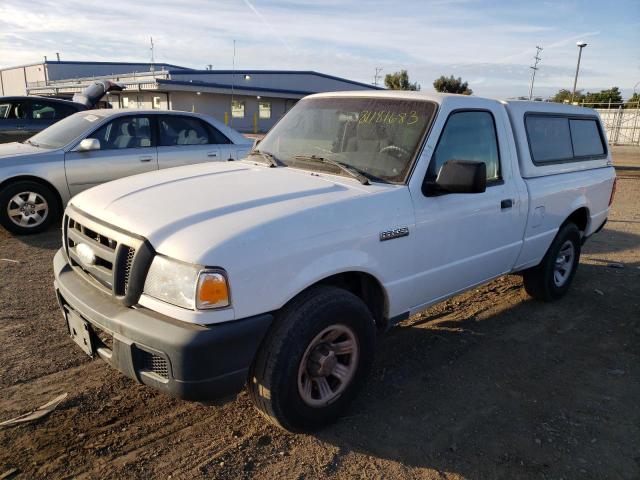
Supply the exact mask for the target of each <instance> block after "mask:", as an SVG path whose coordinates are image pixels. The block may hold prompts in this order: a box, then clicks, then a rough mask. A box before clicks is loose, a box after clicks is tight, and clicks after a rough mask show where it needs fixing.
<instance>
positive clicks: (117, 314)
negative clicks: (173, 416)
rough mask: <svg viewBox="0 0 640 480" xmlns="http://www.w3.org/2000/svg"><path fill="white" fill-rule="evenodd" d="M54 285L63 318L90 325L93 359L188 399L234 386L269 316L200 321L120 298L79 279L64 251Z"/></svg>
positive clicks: (225, 392)
mask: <svg viewBox="0 0 640 480" xmlns="http://www.w3.org/2000/svg"><path fill="white" fill-rule="evenodd" d="M53 266H54V275H55V283H54V285H55V289H56V294H57V297H58V301H59V302H60V306H61V308H62V309H63V312H64V314H65V317H66V316H67V315H68V314H69V312H71V313H72V314H73V313H75V314H76V315H79V316H80V317H81V318H82V319H84V320H85V321H87V322H88V323H89V324H90V325H91V327H92V331H93V333H92V338H93V339H94V342H95V346H96V348H95V351H96V354H97V355H98V356H100V357H101V358H102V359H104V360H105V361H106V362H108V363H109V364H110V365H111V366H113V367H115V368H117V369H118V370H120V371H121V372H122V373H124V374H125V375H127V376H128V377H130V378H132V379H134V380H136V381H138V382H140V383H143V384H145V385H149V386H151V387H154V388H156V389H158V390H161V391H163V392H165V393H167V394H169V395H171V396H174V397H178V398H184V399H187V400H201V401H204V400H215V399H219V398H224V397H228V396H230V395H233V394H235V393H237V392H238V391H240V390H241V389H242V388H243V386H244V384H245V381H246V379H247V374H248V371H249V367H250V365H251V362H252V361H253V358H254V356H255V354H256V352H257V350H258V347H259V346H260V342H261V341H262V339H263V337H264V335H265V333H266V331H267V329H268V328H269V326H270V325H271V322H272V320H273V317H272V315H270V314H264V315H258V316H255V317H250V318H246V319H243V320H237V321H233V322H228V323H223V324H218V325H212V326H201V325H194V324H189V323H185V322H181V321H178V320H174V319H172V318H170V317H167V316H164V315H161V314H159V313H157V312H154V311H152V310H149V309H146V308H141V307H138V308H129V307H125V306H124V305H122V304H120V303H118V302H117V301H116V300H115V299H114V298H113V297H112V296H111V295H109V294H107V293H105V292H102V291H100V290H98V289H97V288H95V287H94V286H93V285H91V284H89V283H88V282H87V281H86V280H84V279H83V278H81V277H80V276H79V275H78V274H77V273H76V272H75V271H74V270H73V269H72V268H71V266H70V265H69V264H68V262H67V260H66V258H65V255H64V253H63V251H62V250H59V251H58V252H57V253H56V255H55V257H54V260H53Z"/></svg>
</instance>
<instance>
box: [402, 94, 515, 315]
mask: <svg viewBox="0 0 640 480" xmlns="http://www.w3.org/2000/svg"><path fill="white" fill-rule="evenodd" d="M443 113H444V112H443ZM501 115H503V112H502V111H500V108H499V106H498V105H493V104H488V105H487V107H486V109H485V108H483V109H474V110H455V111H452V112H450V113H449V114H448V116H447V117H446V118H447V120H446V122H445V124H444V126H443V128H442V131H441V133H440V136H439V139H438V142H437V144H436V146H435V148H434V149H433V154H432V155H431V158H430V159H429V166H428V168H427V173H426V176H427V179H428V180H434V179H435V177H436V176H437V174H438V172H439V170H440V168H441V167H442V165H443V164H444V163H445V162H447V161H448V160H470V161H480V162H484V163H485V164H486V166H487V189H486V191H485V192H482V193H443V194H438V195H434V196H427V195H425V193H423V191H422V188H421V183H422V181H423V179H424V176H422V178H420V184H417V185H413V186H412V187H414V188H412V197H413V202H414V206H415V215H416V226H415V231H412V232H411V235H412V236H413V238H414V242H415V243H414V244H415V248H416V251H415V265H416V268H417V269H418V271H417V272H416V277H415V280H414V281H415V285H418V286H419V287H418V288H416V298H415V299H414V302H415V303H414V305H416V306H424V305H427V304H429V303H432V302H434V301H436V300H438V299H442V298H445V297H448V296H450V295H451V294H453V293H456V292H460V291H462V290H465V289H467V288H470V287H472V286H474V285H477V284H480V283H483V282H485V281H486V280H489V279H491V278H494V277H497V276H499V275H501V274H504V273H506V272H508V271H509V270H510V269H511V268H512V267H513V265H514V263H515V261H516V258H517V256H518V253H519V251H520V247H521V244H522V232H523V230H524V222H525V221H526V215H520V212H519V209H520V205H519V202H518V193H517V191H516V189H515V185H514V181H513V178H512V177H511V165H512V161H513V159H512V158H511V157H510V155H511V149H510V148H509V145H508V143H507V140H506V139H507V136H506V135H505V132H504V129H505V125H504V122H503V121H502V120H503V117H502V116H501ZM416 186H417V188H415V187H416ZM418 297H420V298H418ZM419 309H420V308H417V309H416V310H419Z"/></svg>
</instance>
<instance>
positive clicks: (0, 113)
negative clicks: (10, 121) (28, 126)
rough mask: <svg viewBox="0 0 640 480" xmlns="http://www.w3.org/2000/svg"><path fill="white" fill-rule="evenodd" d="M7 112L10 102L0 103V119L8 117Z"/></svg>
mask: <svg viewBox="0 0 640 480" xmlns="http://www.w3.org/2000/svg"><path fill="white" fill-rule="evenodd" d="M9 113H11V104H10V103H0V119H3V118H9Z"/></svg>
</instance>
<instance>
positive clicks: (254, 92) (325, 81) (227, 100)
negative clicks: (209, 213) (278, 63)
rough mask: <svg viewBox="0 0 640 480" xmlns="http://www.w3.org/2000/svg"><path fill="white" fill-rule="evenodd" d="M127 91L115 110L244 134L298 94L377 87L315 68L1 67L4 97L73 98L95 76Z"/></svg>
mask: <svg viewBox="0 0 640 480" xmlns="http://www.w3.org/2000/svg"><path fill="white" fill-rule="evenodd" d="M98 78H100V79H109V80H114V81H117V82H119V83H122V84H124V85H125V90H124V91H122V92H118V93H115V94H110V95H108V97H107V98H106V100H107V101H108V102H110V103H111V104H112V106H113V107H114V108H144V109H169V110H186V111H195V112H201V113H207V114H210V115H213V116H214V117H216V118H218V119H219V120H221V121H224V122H226V123H227V124H228V125H230V126H232V127H233V128H235V129H237V130H240V131H243V132H264V131H266V130H268V129H269V128H271V127H272V126H273V124H274V123H275V122H277V121H278V119H280V118H281V117H282V115H284V114H285V113H286V112H287V111H288V110H289V109H290V108H291V107H292V106H293V105H294V104H295V103H296V102H297V101H298V100H299V99H300V98H302V97H304V96H306V95H309V94H312V93H318V92H331V91H339V90H366V89H378V88H379V87H375V86H373V85H368V84H365V83H360V82H355V81H352V80H347V79H344V78H339V77H334V76H331V75H326V74H323V73H318V72H312V71H291V70H235V71H231V70H194V69H189V68H184V67H179V66H176V65H170V64H161V63H159V64H154V65H151V64H148V63H146V64H145V63H115V62H64V61H62V62H57V61H46V62H41V63H38V64H31V65H24V66H19V67H12V68H6V69H3V70H0V95H25V94H29V95H54V96H57V97H69V98H70V97H71V96H72V95H73V94H74V93H76V92H79V91H81V90H82V89H83V88H84V87H85V86H86V85H87V84H88V83H89V82H90V81H92V80H94V79H98Z"/></svg>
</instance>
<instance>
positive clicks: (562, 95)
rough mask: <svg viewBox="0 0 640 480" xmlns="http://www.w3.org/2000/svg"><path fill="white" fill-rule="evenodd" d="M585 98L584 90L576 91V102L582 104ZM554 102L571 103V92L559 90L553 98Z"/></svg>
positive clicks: (564, 89) (574, 98)
mask: <svg viewBox="0 0 640 480" xmlns="http://www.w3.org/2000/svg"><path fill="white" fill-rule="evenodd" d="M583 98H584V95H582V90H576V94H575V95H574V96H573V101H574V102H581V101H582V100H583ZM551 101H552V102H556V103H571V90H567V89H566V88H563V89H562V90H559V91H558V93H556V94H555V95H554V96H553V97H551Z"/></svg>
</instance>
